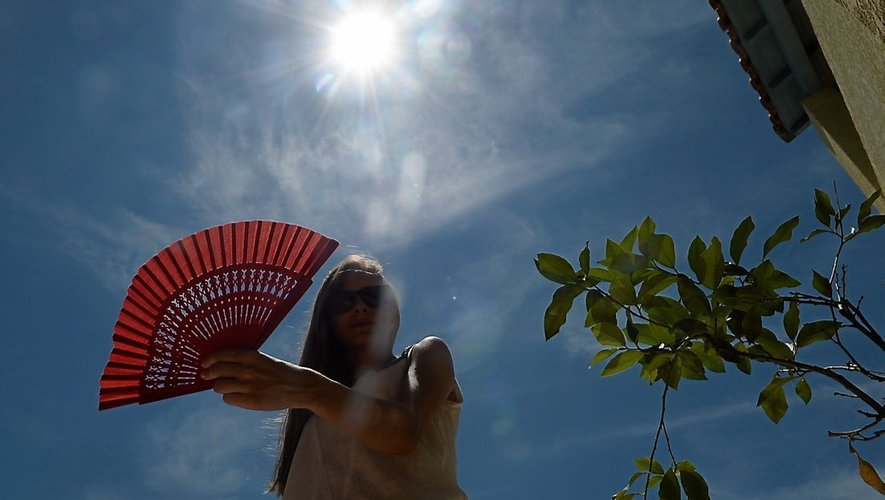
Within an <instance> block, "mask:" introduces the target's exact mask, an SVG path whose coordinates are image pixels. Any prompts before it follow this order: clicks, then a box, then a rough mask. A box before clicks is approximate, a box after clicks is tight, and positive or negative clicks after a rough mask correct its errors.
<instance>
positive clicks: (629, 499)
mask: <svg viewBox="0 0 885 500" xmlns="http://www.w3.org/2000/svg"><path fill="white" fill-rule="evenodd" d="M638 496H639V493H631V492H629V491H627V490H626V489H623V490H621V491H619V492H617V493H615V494H614V496H612V500H633V499H634V498H636V497H638Z"/></svg>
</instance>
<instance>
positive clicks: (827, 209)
mask: <svg viewBox="0 0 885 500" xmlns="http://www.w3.org/2000/svg"><path fill="white" fill-rule="evenodd" d="M835 213H836V211H835V210H833V204H832V203H830V195H828V194H827V193H825V192H824V191H821V190H820V189H815V190H814V216H815V217H817V220H819V221H820V223H821V224H823V225H825V226H827V227H829V226H830V217H831V216H833V215H835Z"/></svg>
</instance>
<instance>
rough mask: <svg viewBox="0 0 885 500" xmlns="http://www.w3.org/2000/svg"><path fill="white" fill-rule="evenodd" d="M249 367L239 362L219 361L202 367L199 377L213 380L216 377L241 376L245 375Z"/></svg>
mask: <svg viewBox="0 0 885 500" xmlns="http://www.w3.org/2000/svg"><path fill="white" fill-rule="evenodd" d="M248 372H249V367H248V366H245V365H243V364H240V363H232V362H229V361H219V362H215V363H213V364H211V365H209V366H208V367H206V368H203V371H201V372H200V377H202V378H203V379H204V380H214V379H217V378H243V377H245V376H247V374H248Z"/></svg>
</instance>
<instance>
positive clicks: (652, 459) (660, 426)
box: [642, 384, 673, 500]
mask: <svg viewBox="0 0 885 500" xmlns="http://www.w3.org/2000/svg"><path fill="white" fill-rule="evenodd" d="M668 390H670V386H669V385H667V384H664V392H663V393H662V394H661V420H660V422H658V431H657V432H656V433H655V442H654V444H653V445H652V447H651V455H649V457H648V471H647V473H646V474H645V488H643V489H642V499H643V500H648V483H649V481H651V468H652V465H653V464H654V463H655V451H656V450H657V449H658V440H659V439H660V438H661V430H663V429H664V415H665V414H666V413H667V391H668ZM669 443H670V442H669V438H667V446H668V447H669V446H670V444H669ZM670 453H671V454H672V453H673V452H672V451H671V452H670Z"/></svg>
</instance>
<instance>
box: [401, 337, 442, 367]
mask: <svg viewBox="0 0 885 500" xmlns="http://www.w3.org/2000/svg"><path fill="white" fill-rule="evenodd" d="M403 354H404V355H405V356H406V357H408V358H409V359H411V360H412V361H413V362H414V361H415V360H416V358H420V359H421V361H422V362H426V363H430V364H436V363H446V364H449V365H451V364H452V351H451V350H450V349H449V346H448V344H446V341H445V340H443V339H441V338H439V337H436V336H434V335H430V336H427V337H424V338H423V339H421V340H420V341H418V342H416V343H414V344H412V345H410V346H409V347H407V348H406V349H405V351H404V352H403Z"/></svg>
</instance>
